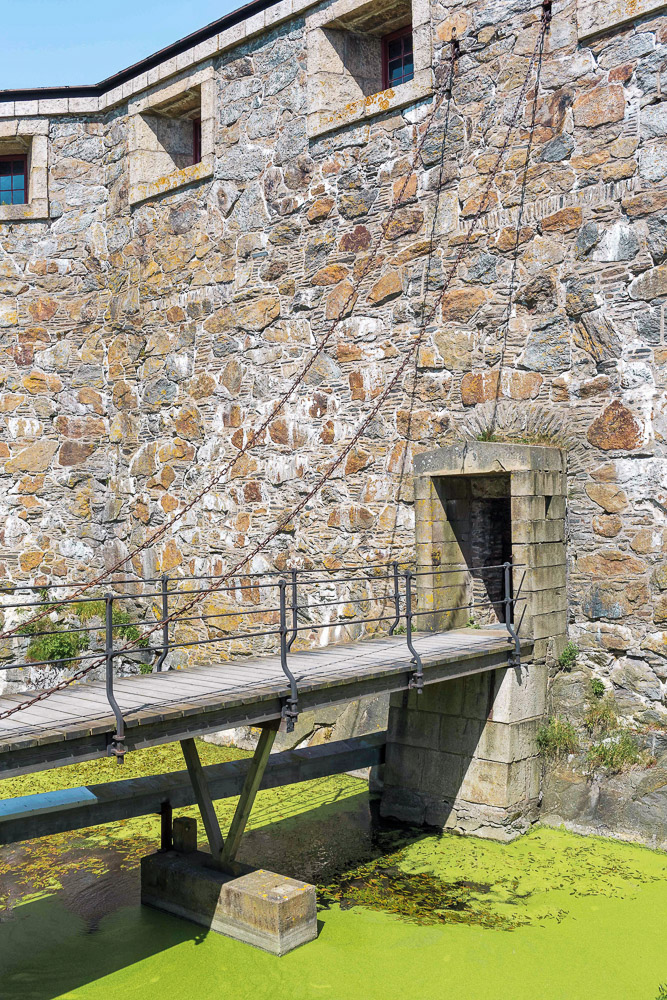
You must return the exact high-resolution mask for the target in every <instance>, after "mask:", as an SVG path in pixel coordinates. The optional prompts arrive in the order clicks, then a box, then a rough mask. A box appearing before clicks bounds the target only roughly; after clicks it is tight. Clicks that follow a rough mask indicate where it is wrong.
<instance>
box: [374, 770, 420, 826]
mask: <svg viewBox="0 0 667 1000" xmlns="http://www.w3.org/2000/svg"><path fill="white" fill-rule="evenodd" d="M380 815H381V816H384V817H386V818H387V819H397V820H399V821H400V822H402V823H413V824H414V825H415V826H421V825H422V824H423V823H425V822H426V820H425V815H426V803H425V800H424V797H423V795H422V794H421V793H420V792H418V791H415V790H414V789H411V788H404V787H403V786H390V785H388V784H387V782H386V781H385V785H384V788H383V791H382V799H381V802H380Z"/></svg>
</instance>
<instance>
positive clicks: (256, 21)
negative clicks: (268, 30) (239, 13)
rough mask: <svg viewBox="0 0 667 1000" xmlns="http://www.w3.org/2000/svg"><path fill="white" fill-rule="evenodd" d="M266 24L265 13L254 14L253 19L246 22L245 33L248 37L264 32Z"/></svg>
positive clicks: (250, 18)
mask: <svg viewBox="0 0 667 1000" xmlns="http://www.w3.org/2000/svg"><path fill="white" fill-rule="evenodd" d="M265 24H266V16H265V13H264V11H263V10H262V11H260V12H259V14H253V15H252V16H251V17H247V18H246V22H245V33H246V37H248V38H249V37H250V35H255V34H256V33H257V32H258V31H263V30H264V26H265Z"/></svg>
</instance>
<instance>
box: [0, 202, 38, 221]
mask: <svg viewBox="0 0 667 1000" xmlns="http://www.w3.org/2000/svg"><path fill="white" fill-rule="evenodd" d="M48 218H49V201H48V198H34V199H33V200H32V201H31V202H30V204H29V205H0V223H3V222H31V221H36V220H44V219H48Z"/></svg>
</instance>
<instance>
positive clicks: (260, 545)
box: [0, 14, 549, 720]
mask: <svg viewBox="0 0 667 1000" xmlns="http://www.w3.org/2000/svg"><path fill="white" fill-rule="evenodd" d="M548 26H549V21H548V19H547V18H546V16H545V15H544V14H543V16H542V19H541V23H540V30H539V32H538V38H537V41H536V43H535V48H534V50H533V53H532V56H531V58H530V60H529V63H528V68H527V71H526V76H525V79H524V81H523V84H522V87H521V90H520V92H519V97H518V98H517V101H516V105H515V107H514V110H513V112H512V115H511V116H510V121H509V124H508V127H507V133H506V136H505V139H504V141H503V144H502V146H501V148H500V150H499V151H498V154H497V156H496V159H495V162H494V165H493V167H492V169H491V171H490V172H489V174H488V176H487V181H486V185H485V188H484V191H483V194H482V196H481V197H480V201H479V205H478V207H477V210H476V212H475V215H474V217H473V220H472V222H471V223H470V226H469V228H468V230H467V232H466V236H465V239H464V240H463V241H462V243H461V244H460V246H459V249H458V251H457V253H456V255H455V258H454V261H453V263H452V264H451V266H450V268H449V270H448V271H447V274H446V278H445V280H444V282H443V286H442V288H441V290H440V292H439V294H438V296H437V297H436V300H435V302H434V304H433V306H432V308H431V310H430V311H429V313H428V315H426V316H424V311H422V321H421V324H420V327H419V329H418V332H417V335H416V337H415V339H414V340H413V342H412V344H411V345H410V347H408V349H407V351H406V352H405V355H404V357H403V360H402V361H401V364H400V365H399V367H398V368H397V370H396V372H395V373H394V375H393V376H392V378H391V379H390V381H389V382H388V384H387V385H386V387H385V388H384V390H383V391H382V393H381V394H380V395H379V396H378V398H377V401H376V403H375V405H374V406H373V408H372V409H371V411H370V413H368V414H367V416H366V417H365V418H364V419H363V421H362V422H361V424H360V425H359V427H358V428H357V430H356V431H355V433H354V435H353V436H352V438H351V439H350V441H349V442H348V444H347V445H346V446H345V448H343V450H342V451H341V452H339V454H338V455H337V456H336V458H335V459H334V460H333V461H332V462H331V463H330V464H329V466H328V467H327V469H326V470H325V472H324V473H323V474H322V475H321V476H320V478H319V480H318V481H317V482H316V483H315V485H314V486H313V487H311V489H310V490H309V491H308V492H307V493H306V494H305V496H304V497H303V498H302V499H301V500H300V501H299V503H298V504H297V505H296V507H293V508H291V509H290V511H289V512H288V513H287V514H285V515H283V517H282V518H281V519H280V520H279V521H278V524H277V525H276V527H275V528H273V529H272V530H271V531H270V532H269V533H268V534H267V535H265V536H264V537H263V538H262V539H261V540H260V541H259V542H257V543H256V545H255V546H254V547H253V548H252V549H251V550H250V552H248V553H247V554H246V555H245V556H243V558H242V559H240V560H239V561H238V562H237V563H236V564H235V565H234V566H233V567H232V568H231V569H230V570H228V572H227V573H225V574H224V575H223V576H221V577H220V578H219V579H218V580H217V581H216V582H215V583H213V584H211V586H209V587H207V588H205V589H204V590H202V591H200V592H199V593H198V594H197V596H196V597H193V598H192V599H191V600H190V601H188V602H186V604H185V605H183V607H181V608H179V609H177V610H176V611H173V612H172V613H171V614H170V615H168V616H167V617H166V618H163V619H160V621H159V622H157V623H156V624H155V625H154V626H152V627H151V628H150V629H146V630H145V631H144V632H142V633H141V635H139V636H138V637H137V638H136V639H134V640H132V641H131V642H129V643H126V644H125V645H124V646H122V647H121V648H120V649H119V650H118V653H122V652H125V651H129V650H131V649H134V648H136V647H137V644H138V643H139V642H141V641H142V640H144V639H146V638H148V637H149V636H151V635H152V634H153V633H154V632H156V631H157V630H158V629H162V628H163V627H164V625H165V624H168V623H169V622H171V621H173V620H175V619H178V618H179V617H180V616H181V615H183V614H185V613H186V612H188V611H190V610H191V609H192V608H193V607H195V606H196V605H197V604H199V603H201V601H203V600H205V599H206V598H207V597H209V596H210V595H211V594H213V593H215V592H216V591H218V590H220V589H221V588H222V587H223V585H224V584H225V583H226V582H227V581H228V580H229V579H230V578H232V577H234V576H235V575H236V574H237V573H238V572H239V570H240V569H242V568H243V567H244V566H245V565H246V564H247V563H248V562H249V561H250V560H251V559H253V558H254V557H255V556H256V555H257V554H258V553H259V552H261V550H262V549H264V548H265V547H266V546H267V545H269V544H270V542H272V541H273V539H274V538H275V537H276V536H277V535H278V534H279V533H280V532H281V531H282V530H283V529H284V527H285V526H286V525H287V524H288V523H289V522H290V521H291V520H292V519H293V518H294V517H295V516H296V515H298V514H300V513H301V511H302V510H303V509H304V508H305V507H306V506H307V504H308V503H309V502H310V501H311V500H312V499H313V498H314V497H315V496H316V494H317V493H318V492H319V491H320V490H321V489H322V487H323V486H324V484H325V483H326V482H327V481H328V480H329V478H330V477H331V476H332V475H333V473H334V472H335V471H336V469H337V468H338V467H339V466H340V465H341V464H342V462H343V461H344V459H345V458H346V457H347V456H348V455H349V453H350V451H351V450H352V449H353V448H354V446H355V445H356V443H357V441H359V439H360V438H361V436H362V435H363V432H364V431H365V430H366V428H367V427H368V425H369V424H370V423H371V422H372V421H373V420H374V419H375V417H376V416H377V415H378V413H379V412H380V409H381V407H382V405H383V403H384V402H385V400H386V399H387V398H388V396H389V395H390V393H391V392H392V390H393V389H394V387H395V386H396V385H397V383H398V382H399V380H400V379H401V377H402V376H403V374H404V372H405V370H406V369H407V366H408V364H409V363H410V361H411V360H412V358H413V357H414V356H415V355H416V354H417V352H418V351H419V347H420V346H421V342H422V340H423V337H424V333H425V331H426V328H427V326H428V325H429V323H431V321H432V320H433V318H434V317H435V314H436V312H437V310H438V308H439V306H440V303H441V302H442V300H443V298H444V296H445V294H446V292H447V290H448V288H449V285H450V284H451V282H452V280H453V278H454V276H455V275H456V272H457V270H458V267H459V264H460V263H461V261H462V259H463V256H464V254H465V252H466V250H467V248H468V246H469V244H470V240H471V239H472V234H473V233H474V231H475V229H476V226H477V224H478V222H479V220H480V218H481V216H482V215H483V214H484V211H485V210H486V207H487V204H488V198H489V194H490V191H491V186H492V184H493V182H494V180H495V178H496V175H497V173H498V170H499V169H500V165H501V163H502V161H503V159H504V157H505V154H506V152H507V149H508V147H509V143H510V140H511V138H512V135H513V132H514V130H515V128H516V125H517V122H518V118H519V114H520V110H521V106H522V104H523V101H524V99H525V96H526V93H527V90H528V85H529V82H530V78H531V76H532V72H533V68H534V66H535V62H536V60H537V57H538V52H540V51H541V47H542V46H543V44H544V36H545V34H546V31H547V30H548ZM536 86H537V83H536ZM443 99H444V93H443ZM440 103H442V101H440ZM426 134H427V133H426V132H425V135H426ZM423 142H424V139H422V142H421V143H420V146H419V149H421V147H422V146H423ZM408 179H409V175H408V178H406V181H405V185H407V181H408ZM404 190H405V187H403V188H402V191H404ZM397 202H399V200H398V199H397ZM399 203H400V202H399ZM351 297H352V296H350V298H351ZM336 322H337V321H336ZM329 335H330V334H329ZM202 495H204V493H202ZM188 509H189V508H188ZM135 554H136V553H135ZM109 572H112V571H109ZM87 586H90V585H87ZM85 589H87V587H84V588H83V590H85ZM83 590H82V591H81V592H83ZM71 599H72V598H70V600H71ZM52 610H53V608H52V607H51V608H49V612H48V613H50V612H51V611H52ZM25 624H27V623H22V625H20V626H17V627H22V628H23V627H25ZM8 634H11V633H8ZM2 637H3V636H2V635H0V638H2ZM105 660H106V657H105V656H102V657H100V658H99V659H98V660H95V661H94V662H93V663H91V664H89V665H88V666H87V667H84V668H82V669H81V670H79V671H77V672H76V673H74V674H73V675H71V676H70V677H67V678H64V679H63V680H62V681H60V682H59V683H58V684H55V685H53V686H52V687H51V688H48V689H46V690H44V691H40V692H39V693H38V694H36V695H34V696H32V697H31V698H29V699H26V700H25V701H23V702H20V703H19V704H18V705H15V706H13V707H12V708H10V709H6V710H5V711H4V712H2V713H0V720H3V719H6V718H9V717H10V716H12V715H15V714H16V713H17V712H20V711H22V710H24V709H26V708H29V707H30V706H32V705H35V704H37V703H38V702H40V701H44V700H45V699H46V698H49V697H51V695H53V694H55V693H56V692H57V691H62V690H64V689H66V688H67V687H69V686H70V685H71V684H73V683H74V682H75V681H77V680H81V679H82V678H83V677H85V676H86V675H87V674H88V673H90V672H91V671H92V670H94V669H96V668H97V667H99V666H101V665H102V664H103V663H104V662H105Z"/></svg>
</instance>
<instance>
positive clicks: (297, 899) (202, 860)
mask: <svg viewBox="0 0 667 1000" xmlns="http://www.w3.org/2000/svg"><path fill="white" fill-rule="evenodd" d="M210 866H211V857H210V855H208V854H204V853H202V852H200V851H197V852H195V853H192V854H178V853H177V852H175V851H165V852H158V853H156V854H150V855H148V857H145V858H142V859H141V902H142V903H144V904H146V905H147V906H152V907H155V908H156V909H158V910H165V911H166V912H167V913H172V914H174V915H175V916H178V917H184V918H185V919H186V920H191V921H193V922H194V923H196V924H200V925H201V926H203V927H207V928H208V929H209V930H212V931H216V932H217V933H218V934H224V935H225V936H226V937H231V938H235V939H236V940H237V941H243V942H244V943H246V944H252V945H254V946H255V947H256V948H261V949H262V950H263V951H268V952H270V953H271V954H272V955H285V954H286V953H287V952H288V951H292V950H293V949H294V948H298V946H299V945H301V944H305V943H306V942H307V941H313V940H314V939H315V938H316V937H317V907H316V899H315V887H314V886H312V885H309V884H308V883H307V882H299V881H297V880H296V879H293V878H287V877H286V876H284V875H277V874H276V873H275V872H269V871H264V870H263V869H259V870H258V871H250V872H248V873H247V874H245V875H241V876H239V877H234V876H231V875H226V874H225V873H224V872H221V871H218V870H217V869H215V868H213V867H210Z"/></svg>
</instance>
